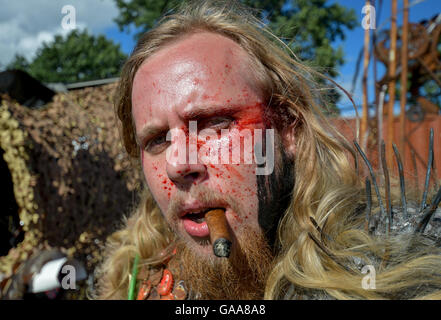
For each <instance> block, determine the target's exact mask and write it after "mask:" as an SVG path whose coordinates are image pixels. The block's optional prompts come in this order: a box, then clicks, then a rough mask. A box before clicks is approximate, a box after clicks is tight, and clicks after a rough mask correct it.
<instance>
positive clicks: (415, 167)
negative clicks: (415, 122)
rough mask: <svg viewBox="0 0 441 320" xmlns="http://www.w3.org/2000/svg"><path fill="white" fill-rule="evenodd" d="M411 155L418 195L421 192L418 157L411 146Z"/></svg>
mask: <svg viewBox="0 0 441 320" xmlns="http://www.w3.org/2000/svg"><path fill="white" fill-rule="evenodd" d="M410 153H411V155H412V165H413V170H414V171H413V173H414V175H413V176H414V179H415V188H416V190H417V191H418V193H419V191H420V188H419V185H420V184H419V178H418V167H417V163H416V156H415V151H413V148H412V146H411V149H410Z"/></svg>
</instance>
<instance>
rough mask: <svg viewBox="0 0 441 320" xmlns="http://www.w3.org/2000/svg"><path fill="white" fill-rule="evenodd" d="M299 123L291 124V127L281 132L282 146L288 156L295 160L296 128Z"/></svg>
mask: <svg viewBox="0 0 441 320" xmlns="http://www.w3.org/2000/svg"><path fill="white" fill-rule="evenodd" d="M296 124H297V123H296V122H294V123H293V124H290V125H289V126H287V127H285V128H283V129H282V132H281V139H282V145H283V148H284V149H285V152H286V154H287V155H288V156H289V157H290V158H291V159H294V156H295V154H296V150H297V148H296V145H297V141H296V128H297V125H296Z"/></svg>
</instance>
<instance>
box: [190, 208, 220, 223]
mask: <svg viewBox="0 0 441 320" xmlns="http://www.w3.org/2000/svg"><path fill="white" fill-rule="evenodd" d="M214 209H223V210H225V208H220V207H213V208H206V209H203V210H199V211H191V212H186V213H185V214H184V215H183V216H182V218H184V219H190V220H192V221H194V222H195V223H203V222H205V214H206V213H207V212H208V211H210V210H214Z"/></svg>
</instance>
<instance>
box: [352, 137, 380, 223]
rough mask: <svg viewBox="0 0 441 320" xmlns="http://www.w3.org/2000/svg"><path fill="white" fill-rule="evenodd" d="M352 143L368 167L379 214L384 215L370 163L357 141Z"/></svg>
mask: <svg viewBox="0 0 441 320" xmlns="http://www.w3.org/2000/svg"><path fill="white" fill-rule="evenodd" d="M354 144H355V147H356V148H357V150H358V152H359V153H360V155H361V157H362V158H363V160H364V162H365V163H366V166H367V167H368V169H369V173H370V175H371V180H372V183H373V185H374V190H375V193H376V195H377V199H378V204H379V205H380V211H381V214H382V215H385V214H386V212H385V211H384V206H383V200H382V199H381V195H380V190H379V189H378V185H377V179H376V178H375V174H374V169H372V165H371V163H370V162H369V160H368V158H367V157H366V155H365V154H364V152H363V150H361V148H360V145H359V144H358V143H357V141H354Z"/></svg>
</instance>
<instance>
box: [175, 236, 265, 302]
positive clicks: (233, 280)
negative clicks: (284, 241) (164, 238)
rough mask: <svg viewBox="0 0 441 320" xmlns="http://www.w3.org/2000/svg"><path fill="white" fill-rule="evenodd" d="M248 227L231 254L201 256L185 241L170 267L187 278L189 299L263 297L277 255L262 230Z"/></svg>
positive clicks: (179, 243) (245, 298)
mask: <svg viewBox="0 0 441 320" xmlns="http://www.w3.org/2000/svg"><path fill="white" fill-rule="evenodd" d="M249 229H250V228H244V230H243V232H241V235H243V236H246V239H243V237H241V238H239V239H238V241H237V242H236V243H235V245H234V246H233V250H232V252H231V255H230V257H229V258H228V259H227V258H217V257H215V256H211V255H210V256H201V255H200V254H198V253H196V252H195V250H194V248H193V249H192V248H190V247H188V246H187V245H186V243H185V242H184V241H179V242H178V243H177V253H176V256H175V258H174V259H172V261H171V262H170V265H169V268H170V269H171V270H172V273H173V274H176V275H177V279H178V280H184V284H185V287H186V288H187V290H188V293H189V297H188V298H189V299H207V300H208V299H209V300H248V299H262V298H263V295H264V291H265V283H266V278H267V275H268V272H269V270H271V266H272V262H273V255H272V253H271V249H270V248H269V246H268V244H267V241H266V240H265V239H264V237H263V235H262V234H261V233H258V232H256V231H252V230H249Z"/></svg>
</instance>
